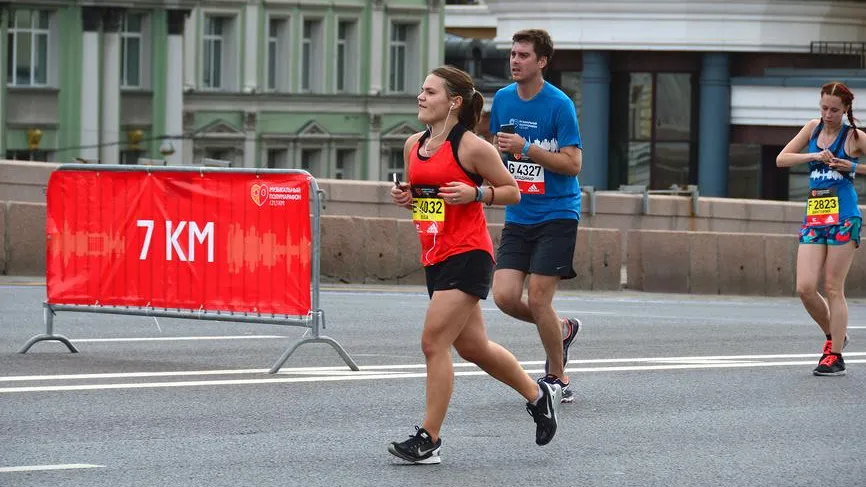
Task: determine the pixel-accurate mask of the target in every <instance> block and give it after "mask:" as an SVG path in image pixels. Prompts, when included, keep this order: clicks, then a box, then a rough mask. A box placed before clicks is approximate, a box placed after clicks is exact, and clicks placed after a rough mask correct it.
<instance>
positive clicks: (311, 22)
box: [301, 19, 323, 92]
mask: <svg viewBox="0 0 866 487" xmlns="http://www.w3.org/2000/svg"><path fill="white" fill-rule="evenodd" d="M321 36H322V21H321V20H319V19H307V20H304V37H303V39H302V41H301V91H306V92H321V91H322V90H321V88H322V76H321V73H322V64H321V63H322V61H321V59H323V53H322V40H321V39H322V37H321Z"/></svg>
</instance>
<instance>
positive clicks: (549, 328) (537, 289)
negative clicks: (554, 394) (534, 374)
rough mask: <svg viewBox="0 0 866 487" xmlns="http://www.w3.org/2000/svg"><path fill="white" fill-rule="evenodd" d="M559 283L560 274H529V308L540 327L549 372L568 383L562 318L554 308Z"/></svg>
mask: <svg viewBox="0 0 866 487" xmlns="http://www.w3.org/2000/svg"><path fill="white" fill-rule="evenodd" d="M557 284H559V276H544V275H540V274H530V275H529V295H528V300H527V302H528V308H529V310H530V312H531V313H532V322H533V323H535V326H536V327H537V328H538V336H539V337H541V344H542V345H543V346H544V351H545V352H546V353H547V360H548V362H549V369H548V373H550V374H553V375H555V376H556V377H559V378H560V379H561V380H562V381H563V382H565V383H568V378H567V377H566V376H565V367H563V360H562V357H563V351H562V326H563V325H562V320H561V319H560V318H559V316H558V315H557V314H556V311H555V310H554V309H553V295H554V294H555V293H556V286H557Z"/></svg>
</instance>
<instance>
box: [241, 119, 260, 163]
mask: <svg viewBox="0 0 866 487" xmlns="http://www.w3.org/2000/svg"><path fill="white" fill-rule="evenodd" d="M257 118H258V117H257V116H256V113H255V112H246V113H245V114H244V133H246V137H245V138H244V164H243V166H244V167H256V119H257Z"/></svg>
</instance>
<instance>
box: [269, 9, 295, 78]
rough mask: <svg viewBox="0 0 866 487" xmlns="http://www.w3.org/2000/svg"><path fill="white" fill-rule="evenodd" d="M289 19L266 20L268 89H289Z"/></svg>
mask: <svg viewBox="0 0 866 487" xmlns="http://www.w3.org/2000/svg"><path fill="white" fill-rule="evenodd" d="M288 39H289V19H287V18H271V19H270V20H269V21H268V89H269V90H271V91H289V70H288V66H289V63H288V62H287V60H288V59H289V58H290V57H289V43H288Z"/></svg>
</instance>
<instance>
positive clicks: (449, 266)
mask: <svg viewBox="0 0 866 487" xmlns="http://www.w3.org/2000/svg"><path fill="white" fill-rule="evenodd" d="M424 273H425V274H426V275H427V292H428V293H429V294H430V297H431V298H432V297H433V291H447V290H449V289H459V290H461V291H463V292H464V293H466V294H469V295H472V296H477V297H478V298H479V299H487V294H488V293H489V292H490V286H491V285H492V280H493V258H492V257H491V256H490V254H488V253H487V252H485V251H484V250H470V251H468V252H463V253H462V254H456V255H452V256H451V257H448V258H447V259H445V260H443V261H442V262H439V263H438V264H433V265H430V266H427V267H425V268H424Z"/></svg>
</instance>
